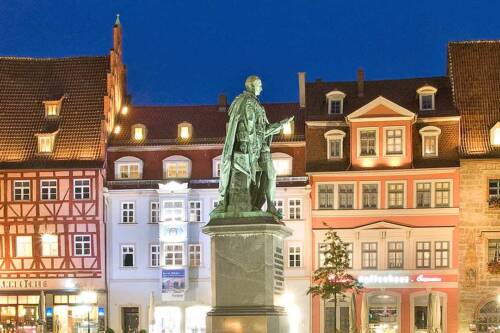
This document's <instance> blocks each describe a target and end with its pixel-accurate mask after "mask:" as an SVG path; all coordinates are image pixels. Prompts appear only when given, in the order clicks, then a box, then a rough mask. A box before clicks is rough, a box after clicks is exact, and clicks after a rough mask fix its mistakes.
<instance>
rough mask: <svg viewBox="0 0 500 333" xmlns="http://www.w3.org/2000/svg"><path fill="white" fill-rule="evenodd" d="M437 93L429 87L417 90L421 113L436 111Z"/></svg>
mask: <svg viewBox="0 0 500 333" xmlns="http://www.w3.org/2000/svg"><path fill="white" fill-rule="evenodd" d="M436 92H437V89H436V88H434V87H432V86H427V85H426V86H423V87H421V88H419V89H418V90H417V94H418V99H419V104H420V111H431V110H434V109H435V96H436Z"/></svg>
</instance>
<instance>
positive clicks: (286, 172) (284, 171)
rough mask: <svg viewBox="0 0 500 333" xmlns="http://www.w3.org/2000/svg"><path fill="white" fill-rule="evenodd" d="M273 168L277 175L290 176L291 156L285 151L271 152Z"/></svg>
mask: <svg viewBox="0 0 500 333" xmlns="http://www.w3.org/2000/svg"><path fill="white" fill-rule="evenodd" d="M272 159H273V164H274V169H275V170H276V175H277V176H291V175H292V170H293V169H292V167H293V158H292V156H290V155H287V154H285V153H273V154H272Z"/></svg>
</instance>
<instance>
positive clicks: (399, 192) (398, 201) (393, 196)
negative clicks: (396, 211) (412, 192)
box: [387, 183, 405, 208]
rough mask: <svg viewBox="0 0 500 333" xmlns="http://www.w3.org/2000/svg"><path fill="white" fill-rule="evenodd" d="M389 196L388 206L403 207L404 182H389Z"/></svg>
mask: <svg viewBox="0 0 500 333" xmlns="http://www.w3.org/2000/svg"><path fill="white" fill-rule="evenodd" d="M387 197H388V198H387V207H388V208H403V207H404V200H405V185H404V183H391V184H387Z"/></svg>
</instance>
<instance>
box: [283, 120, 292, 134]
mask: <svg viewBox="0 0 500 333" xmlns="http://www.w3.org/2000/svg"><path fill="white" fill-rule="evenodd" d="M283 134H284V135H292V124H291V123H290V122H288V123H286V124H285V125H283Z"/></svg>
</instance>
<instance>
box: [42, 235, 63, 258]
mask: <svg viewBox="0 0 500 333" xmlns="http://www.w3.org/2000/svg"><path fill="white" fill-rule="evenodd" d="M58 255H59V244H58V240H57V235H50V234H44V235H42V256H44V257H57V256H58Z"/></svg>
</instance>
